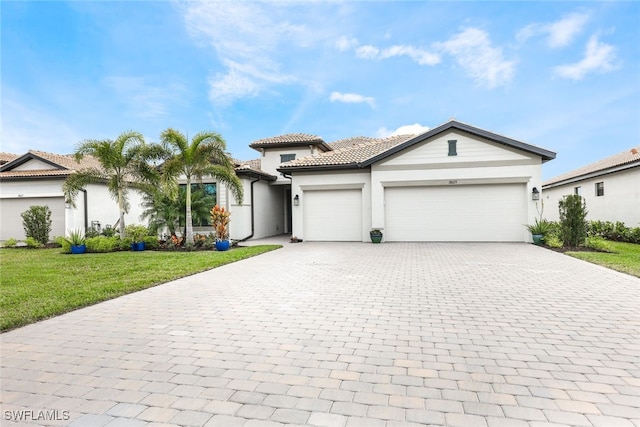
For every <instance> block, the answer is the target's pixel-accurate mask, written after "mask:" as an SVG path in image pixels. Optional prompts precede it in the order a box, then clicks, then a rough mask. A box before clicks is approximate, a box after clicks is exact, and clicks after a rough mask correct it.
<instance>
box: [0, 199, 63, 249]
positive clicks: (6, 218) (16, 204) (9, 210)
mask: <svg viewBox="0 0 640 427" xmlns="http://www.w3.org/2000/svg"><path fill="white" fill-rule="evenodd" d="M31 206H49V209H50V210H51V233H49V238H50V239H52V238H54V237H56V236H64V235H65V230H64V223H65V207H64V198H63V197H39V198H24V199H22V198H21V199H1V200H0V213H1V219H2V220H1V222H0V240H7V239H10V238H14V239H18V240H24V239H25V234H24V227H23V226H22V216H21V215H20V214H21V213H22V212H25V211H27V210H29V207H31Z"/></svg>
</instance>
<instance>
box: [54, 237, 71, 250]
mask: <svg viewBox="0 0 640 427" xmlns="http://www.w3.org/2000/svg"><path fill="white" fill-rule="evenodd" d="M54 240H55V241H56V243H58V244H59V245H60V247H61V248H62V253H64V254H70V253H71V242H69V240H68V239H67V238H66V237H62V236H61V237H56V238H55V239H54Z"/></svg>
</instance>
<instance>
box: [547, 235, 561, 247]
mask: <svg viewBox="0 0 640 427" xmlns="http://www.w3.org/2000/svg"><path fill="white" fill-rule="evenodd" d="M544 244H545V245H547V246H549V247H550V248H561V247H562V240H560V238H559V237H558V236H557V235H555V234H550V235H548V236H546V237H545V238H544Z"/></svg>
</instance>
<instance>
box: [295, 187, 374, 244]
mask: <svg viewBox="0 0 640 427" xmlns="http://www.w3.org/2000/svg"><path fill="white" fill-rule="evenodd" d="M303 210H304V214H303V217H304V240H309V241H330V242H340V241H343V242H349V241H357V242H360V241H362V190H361V189H357V190H319V191H305V192H304V195H303Z"/></svg>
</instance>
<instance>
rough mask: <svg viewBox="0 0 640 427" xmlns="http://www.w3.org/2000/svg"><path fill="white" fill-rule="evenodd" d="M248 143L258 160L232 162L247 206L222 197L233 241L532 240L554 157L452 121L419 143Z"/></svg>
mask: <svg viewBox="0 0 640 427" xmlns="http://www.w3.org/2000/svg"><path fill="white" fill-rule="evenodd" d="M250 146H251V147H252V148H254V149H256V150H258V151H260V152H261V154H262V157H261V158H260V163H258V162H256V161H253V162H246V163H245V164H239V165H238V168H237V171H238V175H239V176H240V178H241V179H242V180H243V183H244V188H245V203H244V204H243V205H242V206H238V205H236V204H234V203H233V200H229V199H226V200H227V203H229V206H230V208H231V211H232V215H231V218H232V222H231V237H232V238H235V239H241V238H244V237H247V236H250V235H252V234H253V235H252V237H254V238H256V237H263V236H267V235H270V234H278V233H282V232H285V233H290V234H293V235H295V236H296V237H298V238H300V239H304V240H307V241H369V231H370V230H371V229H372V228H378V229H381V230H382V231H383V232H384V239H385V240H386V241H507V242H525V241H530V233H528V231H527V230H526V228H525V225H526V224H528V223H532V222H533V220H534V219H535V218H536V216H537V213H536V202H535V201H533V200H532V193H535V192H537V191H539V190H540V188H541V174H542V163H544V162H546V161H548V160H551V159H553V158H555V153H553V152H551V151H548V150H545V149H542V148H539V147H535V146H532V145H529V144H525V143H524V142H520V141H517V140H514V139H511V138H507V137H504V136H501V135H497V134H495V133H491V132H487V131H485V130H482V129H479V128H476V127H473V126H470V125H467V124H463V123H460V122H458V121H455V120H452V121H449V122H447V123H445V124H443V125H441V126H438V127H436V128H434V129H431V130H430V131H428V132H426V133H423V134H421V135H418V136H413V135H405V136H395V137H390V138H385V139H379V138H366V137H356V138H349V139H345V140H340V141H336V142H333V143H326V142H324V141H323V140H322V139H321V138H319V137H317V136H313V135H306V134H293V135H282V136H278V137H274V138H268V139H262V140H259V141H256V142H254V143H252V144H251V145H250ZM252 187H253V188H252ZM534 188H535V191H534ZM222 193H224V191H222ZM251 213H253V215H251ZM252 218H253V219H252ZM252 225H253V229H252V228H251V227H252ZM252 230H253V232H252Z"/></svg>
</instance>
